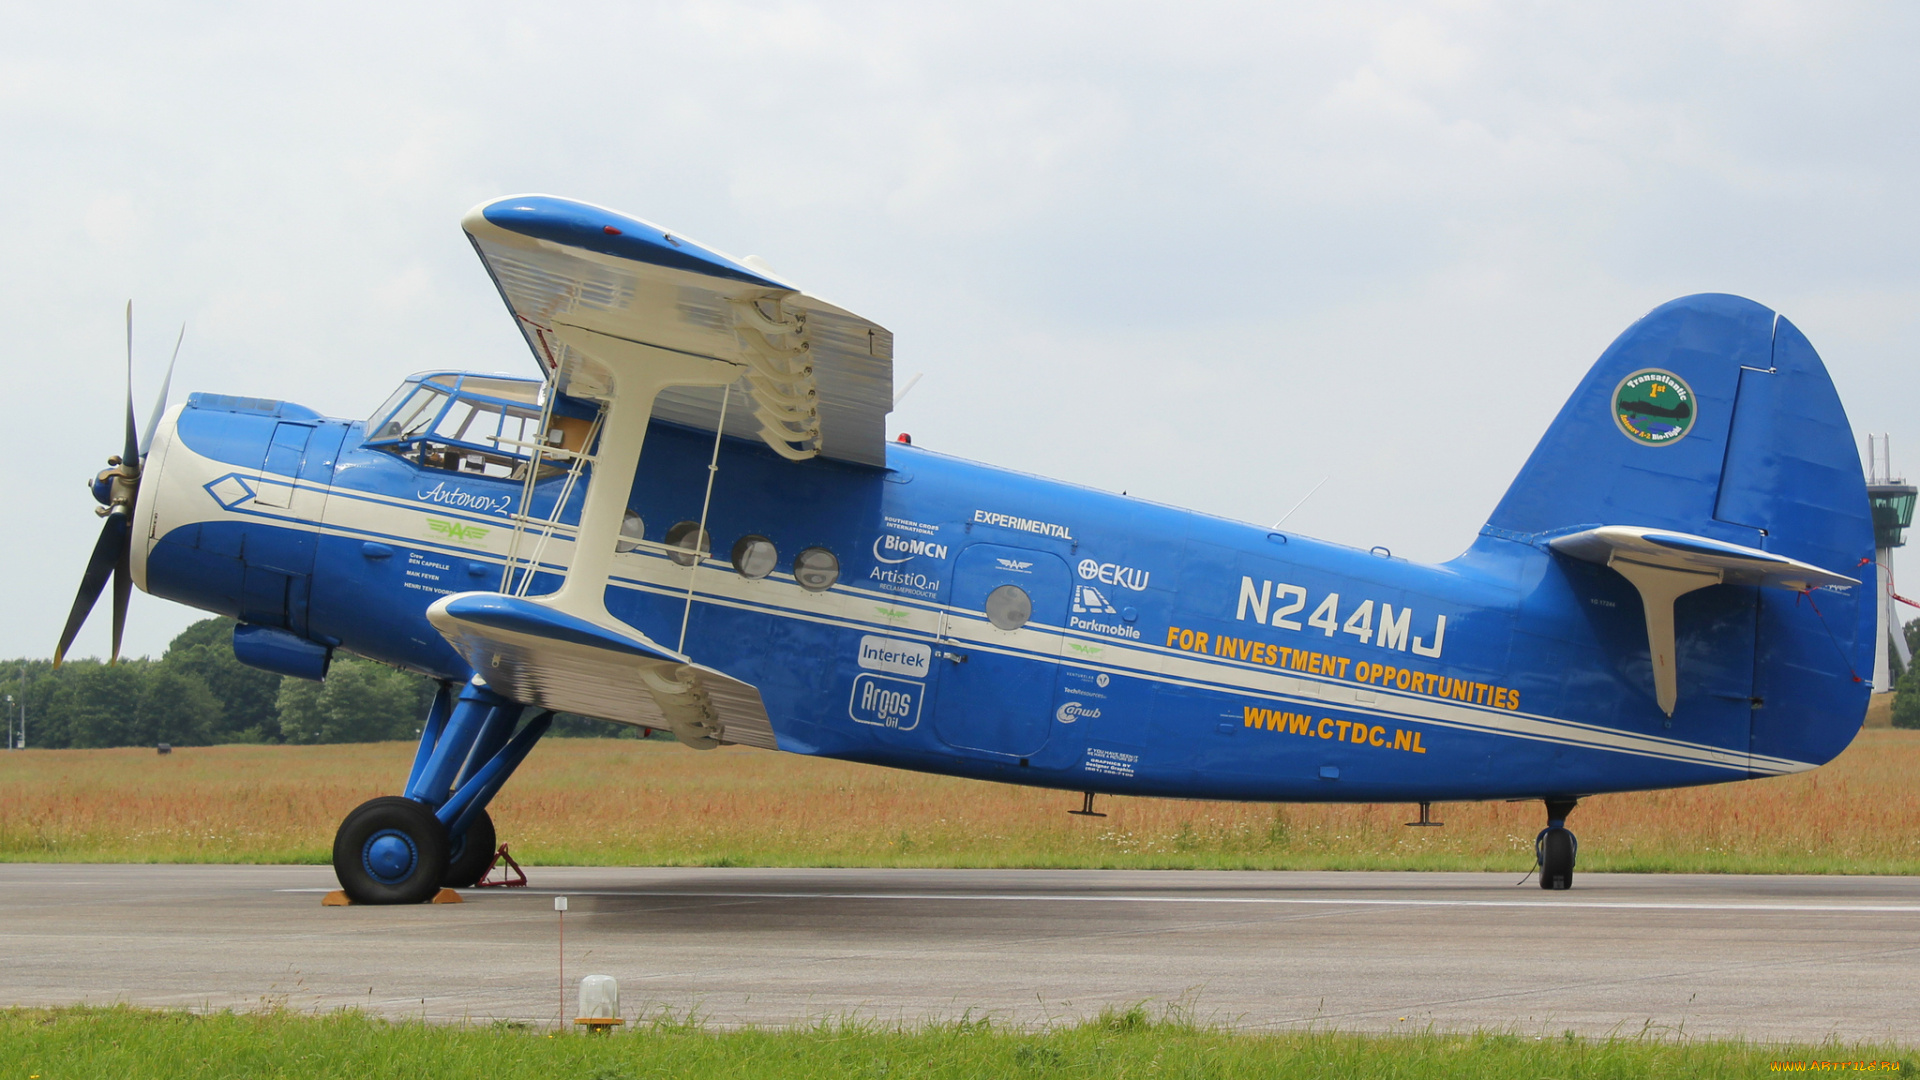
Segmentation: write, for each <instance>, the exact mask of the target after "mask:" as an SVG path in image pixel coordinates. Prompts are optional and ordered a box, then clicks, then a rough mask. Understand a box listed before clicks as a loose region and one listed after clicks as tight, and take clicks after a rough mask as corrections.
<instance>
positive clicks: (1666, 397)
mask: <svg viewBox="0 0 1920 1080" xmlns="http://www.w3.org/2000/svg"><path fill="white" fill-rule="evenodd" d="M1613 420H1614V423H1616V424H1619V425H1620V430H1621V431H1623V432H1625V433H1626V436H1627V438H1629V439H1632V440H1633V441H1634V442H1637V443H1642V444H1644V445H1646V446H1666V445H1669V444H1671V443H1677V442H1679V441H1680V440H1681V439H1682V438H1685V437H1686V434H1687V432H1689V431H1692V430H1693V421H1694V402H1693V388H1692V387H1690V386H1688V385H1687V384H1686V381H1685V380H1684V379H1682V378H1680V376H1678V375H1675V374H1674V373H1673V372H1671V371H1661V370H1660V369H1659V368H1648V369H1646V370H1645V371H1636V372H1634V373H1633V374H1631V375H1629V376H1627V377H1626V378H1624V379H1622V380H1620V386H1619V388H1618V389H1616V390H1615V391H1614V392H1613Z"/></svg>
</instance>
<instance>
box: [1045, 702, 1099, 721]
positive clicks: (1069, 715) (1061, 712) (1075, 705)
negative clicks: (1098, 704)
mask: <svg viewBox="0 0 1920 1080" xmlns="http://www.w3.org/2000/svg"><path fill="white" fill-rule="evenodd" d="M1083 716H1084V717H1086V718H1087V719H1089V720H1098V719H1100V710H1099V709H1095V708H1091V707H1089V706H1086V705H1082V704H1080V703H1079V702H1077V701H1069V702H1067V703H1066V704H1064V705H1062V706H1060V708H1059V709H1058V710H1056V711H1055V712H1054V714H1053V718H1054V719H1055V720H1058V721H1060V722H1061V723H1063V724H1071V723H1073V722H1074V721H1075V720H1078V719H1080V718H1081V717H1083Z"/></svg>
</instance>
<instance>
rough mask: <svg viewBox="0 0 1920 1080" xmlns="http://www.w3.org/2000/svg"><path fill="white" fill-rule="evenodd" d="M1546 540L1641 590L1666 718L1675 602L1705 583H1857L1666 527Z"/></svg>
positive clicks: (1671, 690) (1611, 528)
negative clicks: (1608, 569)
mask: <svg viewBox="0 0 1920 1080" xmlns="http://www.w3.org/2000/svg"><path fill="white" fill-rule="evenodd" d="M1550 543H1551V545H1552V547H1553V549H1554V550H1555V551H1558V552H1560V553H1561V554H1563V555H1567V556H1570V557H1572V558H1575V559H1580V560H1582V561H1585V562H1591V563H1599V564H1600V565H1602V566H1607V567H1611V568H1612V569H1613V570H1615V571H1616V572H1618V573H1619V574H1620V576H1622V577H1624V578H1626V579H1627V580H1628V581H1630V582H1632V583H1633V586H1634V588H1636V589H1638V590H1639V591H1640V603H1641V607H1642V608H1644V609H1645V611H1646V619H1647V652H1648V656H1649V657H1650V658H1651V660H1652V661H1653V687H1654V697H1655V699H1656V700H1657V701H1658V702H1659V705H1660V709H1661V711H1663V712H1665V713H1666V714H1667V715H1668V716H1672V715H1673V707H1674V704H1675V703H1676V702H1678V701H1679V697H1680V689H1679V677H1678V673H1677V672H1676V670H1675V657H1674V653H1675V647H1674V630H1673V605H1674V601H1676V600H1678V599H1679V598H1680V597H1682V596H1685V595H1686V594H1687V593H1690V592H1693V591H1694V590H1695V589H1704V588H1706V587H1707V586H1709V585H1720V584H1728V585H1754V586H1761V587H1764V588H1772V589H1788V590H1791V591H1793V592H1805V591H1806V590H1808V589H1817V588H1825V587H1829V586H1832V587H1839V588H1846V587H1849V586H1853V585H1858V584H1860V582H1859V580H1858V579H1856V578H1850V577H1847V576H1846V575H1844V574H1836V573H1833V572H1831V571H1828V570H1822V569H1821V568H1820V567H1818V566H1815V565H1813V564H1812V563H1807V562H1801V561H1800V560H1798V559H1789V558H1786V557H1784V556H1781V555H1775V554H1772V553H1771V552H1766V551H1761V550H1760V549H1759V548H1750V547H1744V546H1742V545H1740V544H1729V543H1727V542H1725V541H1722V540H1710V539H1708V538H1707V537H1704V536H1692V535H1689V534H1686V533H1677V532H1672V531H1669V530H1665V529H1645V528H1636V527H1633V526H1629V525H1603V526H1601V527H1599V528H1597V529H1586V530H1584V531H1582V532H1577V533H1573V534H1571V535H1568V536H1561V537H1556V538H1555V539H1553V540H1552V541H1550Z"/></svg>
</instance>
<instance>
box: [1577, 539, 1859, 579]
mask: <svg viewBox="0 0 1920 1080" xmlns="http://www.w3.org/2000/svg"><path fill="white" fill-rule="evenodd" d="M1551 543H1552V545H1553V549H1554V550H1555V551H1558V552H1561V553H1563V554H1566V555H1571V556H1573V557H1574V558H1576V559H1581V560H1584V561H1586V562H1592V563H1599V564H1601V565H1602V566H1608V565H1612V563H1613V561H1614V560H1615V559H1621V558H1624V559H1631V560H1633V561H1634V562H1637V563H1643V564H1646V565H1649V566H1657V567H1670V568H1672V569H1675V570H1685V571H1688V572H1692V573H1707V574H1711V573H1716V572H1717V573H1719V574H1720V575H1721V577H1720V578H1719V579H1718V580H1720V581H1724V582H1726V583H1727V584H1729V585H1761V586H1765V587H1767V588H1772V589H1791V590H1793V591H1794V592H1805V591H1806V590H1808V589H1819V588H1824V587H1827V586H1837V587H1840V588H1846V587H1849V586H1853V585H1858V584H1860V581H1859V579H1858V578H1850V577H1847V576H1846V575H1845V574H1836V573H1833V572H1832V571H1829V570H1822V569H1820V568H1819V567H1817V566H1815V565H1813V564H1812V563H1807V562H1801V561H1800V560H1798V559H1789V558H1786V557H1785V556H1781V555H1775V554H1772V553H1771V552H1766V551H1761V550H1760V549H1759V548H1750V547H1743V546H1741V545H1739V544H1729V543H1727V542H1725V541H1723V540H1709V539H1707V538H1706V537H1704V536H1690V535H1688V534H1686V533H1677V532H1673V531H1672V530H1670V529H1641V528H1635V527H1632V526H1628V525H1603V526H1601V527H1600V528H1597V529H1587V530H1585V531H1584V532H1577V533H1573V534H1571V535H1568V536H1561V537H1556V538H1555V539H1554V540H1552V541H1551Z"/></svg>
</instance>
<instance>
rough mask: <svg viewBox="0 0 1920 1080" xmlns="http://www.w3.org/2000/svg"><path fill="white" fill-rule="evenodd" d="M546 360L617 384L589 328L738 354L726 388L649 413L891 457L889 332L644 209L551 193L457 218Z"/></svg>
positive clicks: (593, 390)
mask: <svg viewBox="0 0 1920 1080" xmlns="http://www.w3.org/2000/svg"><path fill="white" fill-rule="evenodd" d="M462 227H463V228H464V229H465V230H466V233H467V236H468V238H469V239H470V240H471V241H472V242H473V246H474V250H475V251H476V252H478V253H479V255H480V259H481V261H482V262H483V263H485V264H486V267H487V272H488V273H489V274H491V275H492V277H493V281H494V284H495V285H496V286H498V288H499V290H500V295H501V298H502V299H503V300H505V301H506V304H507V307H508V309H509V310H510V311H512V313H513V316H514V320H515V322H516V324H517V325H518V326H519V328H520V332H521V334H522V335H524V336H525V338H526V340H527V345H528V346H529V347H530V348H531V349H532V350H533V354H534V357H535V359H536V360H537V361H538V362H539V364H540V366H541V369H542V371H543V372H544V373H545V374H546V375H547V377H548V378H549V379H550V380H553V382H554V385H555V386H556V387H557V388H558V389H559V390H560V391H561V392H563V393H568V394H572V395H574V396H578V397H587V398H597V399H604V398H606V397H608V396H610V395H611V394H612V393H613V391H614V387H613V386H612V385H611V382H612V380H611V376H610V374H609V373H608V372H606V371H605V370H604V369H603V368H602V367H601V366H600V365H598V364H596V363H595V362H594V360H593V357H592V356H591V355H590V354H588V353H585V352H582V351H581V350H580V349H579V348H578V347H577V345H570V344H569V343H568V338H570V337H571V338H573V339H574V340H575V341H576V342H577V341H578V340H579V334H580V332H581V331H586V332H589V333H592V334H599V335H605V336H607V337H610V338H617V339H622V340H625V341H630V342H637V343H640V344H643V345H650V346H653V347H656V348H660V349H666V350H670V351H673V352H679V353H686V354H691V355H694V356H702V357H711V358H713V359H716V360H724V361H726V362H728V363H732V364H736V365H740V367H741V369H742V371H743V375H742V376H741V378H740V380H739V381H738V383H737V384H736V385H735V387H734V388H733V390H732V392H731V393H730V394H729V395H727V396H726V399H725V400H726V401H727V404H726V415H725V418H724V421H723V420H722V417H721V406H722V400H723V396H722V394H721V393H720V391H719V390H718V389H717V388H713V387H675V388H671V389H668V390H666V391H664V392H662V393H661V394H660V395H659V397H658V399H657V400H656V401H655V404H654V410H653V415H654V416H657V417H659V418H661V419H665V420H672V421H675V422H678V423H682V424H687V425H690V426H693V427H698V428H702V429H705V430H707V431H712V430H714V429H715V428H716V427H717V426H719V425H721V424H722V423H723V422H724V425H725V430H726V431H728V432H732V433H736V434H740V435H749V434H754V433H757V434H758V435H759V436H760V438H761V439H762V440H764V441H765V442H766V443H767V445H768V446H769V447H771V448H772V449H773V450H774V451H775V452H777V453H779V454H781V456H783V457H787V458H790V459H794V460H799V459H804V458H808V457H813V456H814V455H816V454H818V455H820V456H823V457H829V458H834V459H837V460H841V461H850V462H858V463H861V464H866V465H884V464H885V463H886V416H887V413H888V412H890V411H891V410H892V407H893V334H892V333H891V332H890V331H888V330H887V329H886V328H884V327H882V326H880V325H878V324H876V323H874V322H871V321H870V320H867V319H863V318H861V317H860V316H858V315H855V314H853V313H851V312H849V311H846V310H845V309H843V308H840V307H836V306H835V305H833V304H829V303H827V302H826V301H824V300H821V299H819V298H818V297H814V296H809V295H808V294H806V293H805V292H802V291H801V290H800V289H799V288H797V287H796V286H794V285H792V284H790V283H788V282H786V281H784V280H781V279H780V278H778V277H776V276H775V275H774V274H773V273H772V272H771V271H770V270H767V269H766V268H765V267H762V266H755V265H750V263H751V262H752V260H748V261H742V260H737V259H734V258H732V257H730V256H727V255H724V254H722V253H720V252H718V251H714V250H712V249H710V248H706V247H703V246H701V245H699V244H696V243H694V242H693V241H691V240H688V239H687V238H685V237H683V236H679V235H676V234H674V233H671V232H668V231H667V230H664V229H661V228H660V227H658V226H656V225H652V224H650V223H648V222H645V221H641V220H640V219H638V218H632V217H628V216H626V215H624V214H618V213H615V212H614V211H611V210H608V209H605V208H603V207H599V206H594V205H592V204H589V203H583V202H576V201H574V200H571V199H561V198H556V197H554V196H551V195H520V196H514V197H512V198H506V199H498V200H495V201H493V202H490V203H485V204H482V205H480V206H477V207H475V208H474V209H473V210H471V211H469V212H468V213H467V216H466V218H465V219H464V220H463V222H462Z"/></svg>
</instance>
